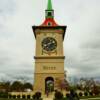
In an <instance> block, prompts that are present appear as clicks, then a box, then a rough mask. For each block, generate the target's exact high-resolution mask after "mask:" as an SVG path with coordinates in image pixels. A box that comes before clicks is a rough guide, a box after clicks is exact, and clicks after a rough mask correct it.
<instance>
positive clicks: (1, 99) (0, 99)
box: [0, 98, 32, 100]
mask: <svg viewBox="0 0 100 100" xmlns="http://www.w3.org/2000/svg"><path fill="white" fill-rule="evenodd" d="M0 100H32V99H6V98H0Z"/></svg>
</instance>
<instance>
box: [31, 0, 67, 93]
mask: <svg viewBox="0 0 100 100" xmlns="http://www.w3.org/2000/svg"><path fill="white" fill-rule="evenodd" d="M32 29H33V32H34V36H35V38H36V52H35V56H34V59H35V72H34V90H35V91H40V90H41V91H42V92H46V91H53V90H55V89H57V80H58V79H64V59H65V56H64V53H63V41H64V36H65V31H66V26H61V25H58V24H57V23H56V22H55V20H54V10H53V8H52V3H51V0H48V5H47V9H46V10H45V20H44V22H43V23H42V24H41V25H39V26H32Z"/></svg>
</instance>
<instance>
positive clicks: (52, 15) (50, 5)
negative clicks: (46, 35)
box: [45, 0, 54, 18]
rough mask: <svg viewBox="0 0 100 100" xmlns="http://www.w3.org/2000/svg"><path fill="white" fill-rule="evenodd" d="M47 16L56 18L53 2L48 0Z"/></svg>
mask: <svg viewBox="0 0 100 100" xmlns="http://www.w3.org/2000/svg"><path fill="white" fill-rule="evenodd" d="M45 15H46V18H54V10H53V9H52V2H51V0H48V4H47V9H46V13H45Z"/></svg>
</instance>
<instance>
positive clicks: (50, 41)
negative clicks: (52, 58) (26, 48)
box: [41, 37, 57, 51]
mask: <svg viewBox="0 0 100 100" xmlns="http://www.w3.org/2000/svg"><path fill="white" fill-rule="evenodd" d="M41 45H42V48H43V50H46V51H53V50H55V49H56V47H57V41H56V40H55V39H54V38H52V37H46V38H44V39H43V41H42V44H41Z"/></svg>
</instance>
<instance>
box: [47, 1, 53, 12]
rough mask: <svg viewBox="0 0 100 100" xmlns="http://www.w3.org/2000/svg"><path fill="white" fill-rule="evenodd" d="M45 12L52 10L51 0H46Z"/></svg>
mask: <svg viewBox="0 0 100 100" xmlns="http://www.w3.org/2000/svg"><path fill="white" fill-rule="evenodd" d="M47 10H52V2H51V0H48V6H47Z"/></svg>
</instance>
